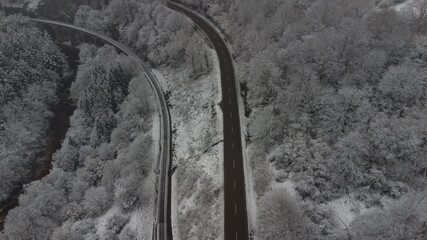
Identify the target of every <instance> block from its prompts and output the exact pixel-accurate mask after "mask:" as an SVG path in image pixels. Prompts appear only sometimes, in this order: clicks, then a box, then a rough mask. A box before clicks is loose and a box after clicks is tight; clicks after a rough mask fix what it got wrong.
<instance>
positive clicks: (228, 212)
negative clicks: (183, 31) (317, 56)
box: [167, 1, 249, 240]
mask: <svg viewBox="0 0 427 240" xmlns="http://www.w3.org/2000/svg"><path fill="white" fill-rule="evenodd" d="M167 6H168V7H169V8H171V9H172V10H175V11H178V12H181V13H183V14H185V15H186V16H187V17H189V18H190V19H191V20H192V21H193V22H194V23H195V24H196V25H197V26H198V27H199V28H200V29H201V30H202V31H203V32H204V33H205V34H206V35H207V37H208V38H209V39H210V41H211V42H212V45H213V46H214V47H215V50H216V52H217V55H218V59H219V62H220V69H221V85H222V110H223V113H224V114H223V116H224V202H225V212H224V230H225V233H224V237H225V239H227V240H228V239H230V240H231V239H233V240H241V239H248V238H249V237H248V221H247V210H246V194H245V193H246V192H245V177H244V166H243V152H242V138H241V130H240V118H239V104H238V98H237V96H238V91H237V89H238V86H237V85H236V84H238V83H237V82H236V78H235V73H234V65H233V59H232V57H231V54H230V51H229V50H228V47H227V45H226V43H225V41H224V40H223V38H222V36H221V35H220V34H219V32H218V31H217V30H216V29H215V28H214V27H213V26H212V25H210V24H209V23H208V21H207V20H205V19H204V18H203V17H201V16H200V15H198V14H197V13H195V12H193V11H191V10H189V9H187V8H185V7H184V6H182V5H180V4H177V3H175V2H170V1H169V2H168V3H167Z"/></svg>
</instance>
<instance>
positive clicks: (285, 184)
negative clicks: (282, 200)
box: [272, 179, 297, 199]
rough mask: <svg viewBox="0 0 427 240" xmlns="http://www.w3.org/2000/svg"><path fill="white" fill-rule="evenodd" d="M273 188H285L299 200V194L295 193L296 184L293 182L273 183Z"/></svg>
mask: <svg viewBox="0 0 427 240" xmlns="http://www.w3.org/2000/svg"><path fill="white" fill-rule="evenodd" d="M272 187H273V188H284V189H286V192H287V193H289V194H290V195H292V197H293V198H294V199H297V192H296V191H295V184H294V182H293V181H292V180H289V179H287V180H285V181H283V182H277V181H273V183H272Z"/></svg>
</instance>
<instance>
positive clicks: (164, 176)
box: [30, 19, 172, 240]
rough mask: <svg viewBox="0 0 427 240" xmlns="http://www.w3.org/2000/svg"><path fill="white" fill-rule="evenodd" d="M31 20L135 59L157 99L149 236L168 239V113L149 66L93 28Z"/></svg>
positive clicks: (169, 145) (169, 150) (169, 215)
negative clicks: (153, 213)
mask: <svg viewBox="0 0 427 240" xmlns="http://www.w3.org/2000/svg"><path fill="white" fill-rule="evenodd" d="M30 20H31V21H33V22H37V23H41V24H50V25H56V26H61V27H65V28H69V29H73V30H75V31H80V32H84V33H86V34H89V35H92V36H95V37H97V38H100V39H102V40H103V41H104V42H106V43H108V44H110V45H112V46H114V47H116V48H117V49H119V50H120V51H122V52H123V53H125V54H126V55H128V56H129V57H133V58H134V59H135V60H136V61H137V63H139V64H140V66H141V67H142V68H143V69H144V70H145V72H146V74H147V77H148V80H149V83H150V86H151V88H152V89H153V91H154V94H155V95H156V97H157V99H158V102H157V104H158V109H159V114H160V126H161V128H160V137H161V140H160V145H159V149H160V159H159V164H158V167H159V175H158V178H159V181H158V185H157V193H156V194H157V199H156V203H157V204H156V209H157V214H156V219H155V223H154V227H153V235H152V236H153V239H161V240H163V239H172V225H171V211H170V209H171V198H170V196H171V178H170V176H169V174H170V159H171V117H170V113H169V108H168V105H167V102H166V98H165V96H164V95H163V91H162V89H161V87H160V84H159V83H158V81H157V79H156V77H155V76H154V75H153V73H152V72H151V70H150V69H149V68H148V67H147V66H146V65H145V64H144V62H143V61H142V60H141V59H140V58H139V57H138V56H137V55H136V54H135V53H134V52H132V51H131V50H129V49H128V48H127V47H126V46H124V45H123V44H121V43H119V42H117V41H115V40H113V39H111V38H109V37H106V36H104V35H102V34H99V33H96V32H94V31H91V30H88V29H85V28H82V27H79V26H74V25H71V24H67V23H62V22H57V21H51V20H43V19H30Z"/></svg>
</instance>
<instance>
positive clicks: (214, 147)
mask: <svg viewBox="0 0 427 240" xmlns="http://www.w3.org/2000/svg"><path fill="white" fill-rule="evenodd" d="M206 48H207V52H208V53H209V57H210V59H213V61H211V62H212V63H213V69H212V71H211V72H210V73H209V75H207V76H202V77H199V78H198V79H196V80H194V79H192V78H191V77H190V73H191V67H190V66H188V67H187V68H181V69H171V68H166V69H165V68H163V69H157V70H153V73H154V74H155V75H156V77H157V79H158V81H159V82H160V84H161V85H162V87H163V89H164V90H165V91H171V95H170V98H169V103H170V105H171V115H172V124H173V129H174V131H175V134H174V136H173V143H174V157H173V166H174V167H176V169H177V171H176V172H175V173H174V175H173V176H172V229H173V235H174V239H182V238H189V236H191V238H195V239H196V238H198V237H200V234H204V232H206V230H207V229H206V228H203V225H204V224H209V225H210V226H209V230H210V231H211V233H212V234H213V236H214V238H215V239H222V238H223V231H224V226H223V218H224V216H223V215H224V214H223V212H224V209H223V207H224V206H223V205H224V202H223V201H224V200H223V162H224V160H223V143H222V141H223V136H222V130H223V128H222V126H223V124H222V121H223V119H222V110H221V108H220V106H219V103H220V101H221V99H222V96H221V81H220V80H221V79H220V68H219V62H218V59H217V55H216V52H215V51H214V50H213V49H208V47H207V46H206ZM188 179H193V180H192V181H190V182H185V183H184V184H187V185H184V184H182V182H183V181H187V180H188ZM207 187H208V188H207ZM206 191H207V194H209V196H208V198H209V205H206V204H207V203H206V202H202V201H203V198H204V197H206V194H205V192H206ZM210 194H212V196H213V197H212V198H213V199H211V195H210ZM202 208H203V209H202ZM202 210H203V211H202ZM186 216H189V217H186ZM205 227H206V226H205ZM184 228H185V229H184Z"/></svg>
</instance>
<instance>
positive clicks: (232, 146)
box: [231, 143, 234, 162]
mask: <svg viewBox="0 0 427 240" xmlns="http://www.w3.org/2000/svg"><path fill="white" fill-rule="evenodd" d="M231 148H232V149H234V143H231ZM233 162H234V161H233Z"/></svg>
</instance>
